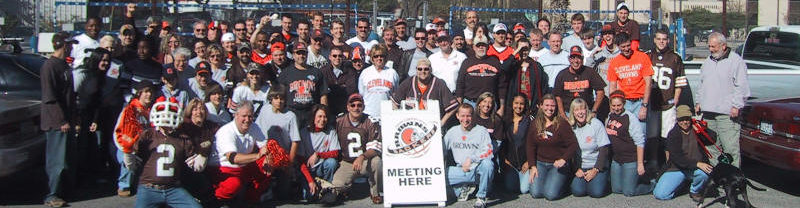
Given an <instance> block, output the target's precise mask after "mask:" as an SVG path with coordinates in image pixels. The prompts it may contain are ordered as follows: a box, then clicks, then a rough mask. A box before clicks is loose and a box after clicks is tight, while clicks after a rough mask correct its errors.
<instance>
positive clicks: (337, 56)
mask: <svg viewBox="0 0 800 208" xmlns="http://www.w3.org/2000/svg"><path fill="white" fill-rule="evenodd" d="M331 57H334V58H342V57H344V55H342V54H331Z"/></svg>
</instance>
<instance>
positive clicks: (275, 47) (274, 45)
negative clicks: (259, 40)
mask: <svg viewBox="0 0 800 208" xmlns="http://www.w3.org/2000/svg"><path fill="white" fill-rule="evenodd" d="M277 50H281V51H284V52H285V51H286V44H284V43H283V42H274V43H272V45H270V49H269V52H270V53H272V52H275V51H277Z"/></svg>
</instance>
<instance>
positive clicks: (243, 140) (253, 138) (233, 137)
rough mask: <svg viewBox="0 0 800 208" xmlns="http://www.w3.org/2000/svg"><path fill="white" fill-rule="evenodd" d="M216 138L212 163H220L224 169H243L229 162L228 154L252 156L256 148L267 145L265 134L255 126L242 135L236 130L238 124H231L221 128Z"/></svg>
mask: <svg viewBox="0 0 800 208" xmlns="http://www.w3.org/2000/svg"><path fill="white" fill-rule="evenodd" d="M214 136H215V137H216V139H215V141H214V143H215V148H214V152H213V153H212V154H211V161H213V162H214V163H219V166H222V167H230V168H239V167H241V165H236V164H233V163H231V162H230V161H228V158H227V157H225V154H226V153H229V152H236V153H240V154H250V153H253V152H254V151H255V150H256V148H260V147H263V146H264V145H266V144H267V140H266V137H264V134H261V132H260V131H259V130H258V129H257V128H255V126H250V129H248V130H247V133H245V134H242V133H240V132H239V130H238V129H236V122H229V123H228V124H225V125H224V126H222V127H220V128H219V130H217V133H216V134H215V135H214Z"/></svg>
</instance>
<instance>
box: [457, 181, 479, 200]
mask: <svg viewBox="0 0 800 208" xmlns="http://www.w3.org/2000/svg"><path fill="white" fill-rule="evenodd" d="M472 192H475V186H474V185H465V186H463V187H462V188H461V194H459V195H458V201H467V200H469V195H470V194H472Z"/></svg>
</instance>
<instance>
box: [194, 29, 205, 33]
mask: <svg viewBox="0 0 800 208" xmlns="http://www.w3.org/2000/svg"><path fill="white" fill-rule="evenodd" d="M194 31H196V32H203V31H206V29H194Z"/></svg>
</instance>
